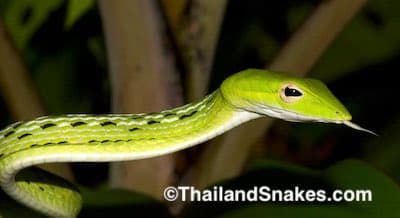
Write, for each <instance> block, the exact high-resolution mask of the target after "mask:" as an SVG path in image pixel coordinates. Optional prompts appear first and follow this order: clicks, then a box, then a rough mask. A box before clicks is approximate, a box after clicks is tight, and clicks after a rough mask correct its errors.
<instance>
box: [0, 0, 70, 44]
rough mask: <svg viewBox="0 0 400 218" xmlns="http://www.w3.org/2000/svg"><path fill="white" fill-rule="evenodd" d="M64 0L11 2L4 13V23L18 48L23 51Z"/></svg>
mask: <svg viewBox="0 0 400 218" xmlns="http://www.w3.org/2000/svg"><path fill="white" fill-rule="evenodd" d="M62 3H63V0H18V1H10V2H9V3H8V4H7V8H6V10H5V11H4V21H5V23H6V24H7V27H8V30H9V32H10V34H11V36H12V38H13V39H14V42H15V44H16V46H17V47H18V48H20V49H23V48H24V47H25V46H26V44H27V43H28V42H29V40H30V39H31V38H32V36H33V35H34V33H35V32H36V30H37V29H38V28H39V27H40V25H41V24H42V23H44V22H45V21H46V19H47V17H48V16H49V15H50V13H51V12H53V11H54V10H56V9H57V8H59V7H60V6H61V5H62Z"/></svg>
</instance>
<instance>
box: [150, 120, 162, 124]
mask: <svg viewBox="0 0 400 218" xmlns="http://www.w3.org/2000/svg"><path fill="white" fill-rule="evenodd" d="M156 123H160V121H156V120H149V121H147V124H148V125H152V124H156Z"/></svg>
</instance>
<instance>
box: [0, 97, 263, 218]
mask: <svg viewBox="0 0 400 218" xmlns="http://www.w3.org/2000/svg"><path fill="white" fill-rule="evenodd" d="M258 116H259V115H257V114H254V113H250V112H247V111H243V110H240V109H237V108H235V107H234V106H232V105H231V104H230V103H228V102H227V101H226V100H225V99H224V97H223V96H222V94H221V93H220V91H219V90H217V91H215V92H214V93H212V94H210V95H209V96H207V97H205V98H203V99H202V100H200V101H198V102H195V103H191V104H187V105H184V106H182V107H178V108H174V109H171V110H166V111H162V112H160V113H151V114H126V115H104V116H93V115H66V116H55V117H53V116H52V117H41V118H38V119H36V120H33V121H28V122H22V123H16V124H13V125H10V126H9V127H7V128H5V129H4V130H3V131H1V132H0V186H1V187H2V189H3V190H4V191H5V192H6V193H8V194H9V195H10V196H12V197H13V198H14V199H17V200H19V201H20V202H22V203H24V204H25V205H27V206H29V207H31V208H34V209H36V210H38V211H42V212H44V213H46V214H49V215H52V216H62V217H71V216H72V217H73V216H75V215H76V214H77V213H78V211H79V208H80V202H81V199H80V197H79V194H78V193H77V192H76V191H74V190H73V189H72V188H68V189H65V188H63V187H66V186H67V185H65V182H63V181H62V180H61V181H59V179H58V180H57V179H55V178H51V179H46V178H47V177H48V176H42V175H44V174H37V173H34V174H33V175H40V176H39V177H40V178H37V179H35V181H31V180H30V179H25V176H24V175H25V174H24V173H23V172H24V171H22V173H20V174H18V175H17V173H18V172H19V171H21V170H22V169H23V168H27V167H29V166H32V165H37V164H42V163H52V162H112V161H125V160H136V159H143V158H149V157H154V156H160V155H163V154H167V153H172V152H175V151H178V150H182V149H185V148H187V147H190V146H194V145H196V144H199V143H202V142H204V141H206V140H209V139H211V138H213V137H215V136H217V135H220V134H222V133H224V132H226V131H227V130H229V129H232V128H234V127H235V126H237V125H239V124H241V123H243V122H246V121H248V120H250V119H254V118H257V117H258ZM28 172H30V171H28ZM16 176H17V181H16V179H15V178H16ZM18 176H20V177H19V179H18ZM30 177H32V175H30V176H28V178H30ZM36 180H37V181H36ZM48 181H51V182H48ZM55 181H59V182H56V183H55ZM55 184H57V185H55ZM42 193H46V194H49V195H51V196H56V197H57V199H61V200H56V201H54V200H52V199H50V198H47V197H46V196H47V195H45V194H42ZM60 193H61V194H60ZM60 202H67V203H65V204H66V205H70V207H64V206H63V205H64V203H60ZM71 205H72V206H71Z"/></svg>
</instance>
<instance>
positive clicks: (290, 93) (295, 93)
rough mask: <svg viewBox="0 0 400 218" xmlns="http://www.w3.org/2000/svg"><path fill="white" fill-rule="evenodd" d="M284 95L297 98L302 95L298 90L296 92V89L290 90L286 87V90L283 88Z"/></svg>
mask: <svg viewBox="0 0 400 218" xmlns="http://www.w3.org/2000/svg"><path fill="white" fill-rule="evenodd" d="M285 95H286V96H294V97H297V96H301V95H302V94H301V92H300V91H299V90H297V89H292V88H289V87H286V88H285Z"/></svg>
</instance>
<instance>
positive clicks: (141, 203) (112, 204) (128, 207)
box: [79, 188, 171, 218]
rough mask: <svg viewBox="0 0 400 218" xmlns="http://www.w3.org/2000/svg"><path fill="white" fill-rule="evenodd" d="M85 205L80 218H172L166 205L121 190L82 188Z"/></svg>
mask: <svg viewBox="0 0 400 218" xmlns="http://www.w3.org/2000/svg"><path fill="white" fill-rule="evenodd" d="M81 191H82V196H83V200H84V205H83V208H82V211H81V213H80V214H79V217H82V218H84V217H98V218H101V217H105V218H106V217H107V218H108V217H171V216H170V214H169V212H168V209H167V207H166V205H165V204H163V203H162V202H160V201H157V200H155V199H153V198H150V197H148V196H145V195H142V194H138V193H134V192H130V191H126V190H121V189H100V190H91V189H87V188H81Z"/></svg>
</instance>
